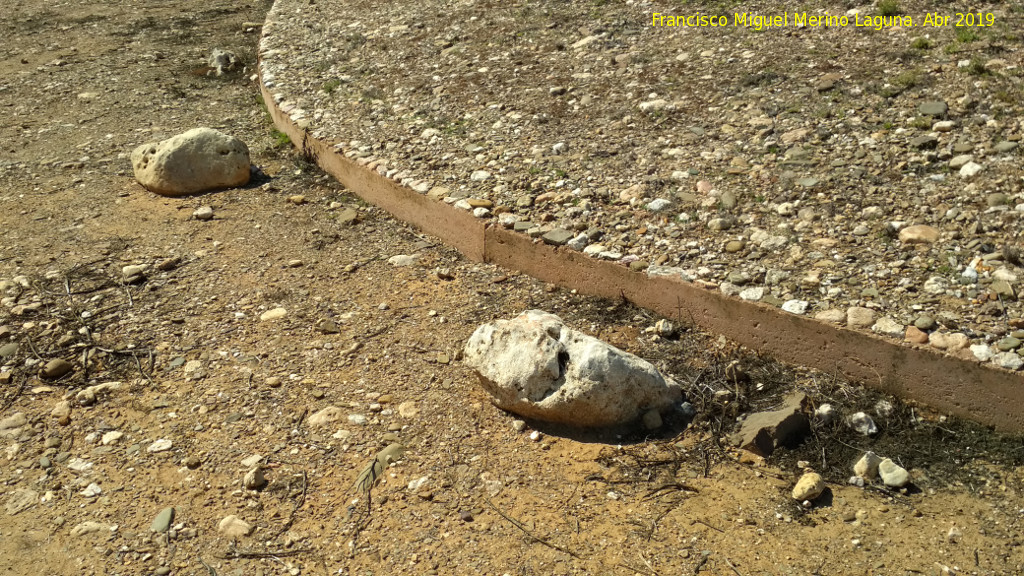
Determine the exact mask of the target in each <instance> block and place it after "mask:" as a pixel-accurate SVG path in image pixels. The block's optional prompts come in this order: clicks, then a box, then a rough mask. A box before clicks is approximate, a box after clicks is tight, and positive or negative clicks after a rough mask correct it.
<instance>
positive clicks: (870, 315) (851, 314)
mask: <svg viewBox="0 0 1024 576" xmlns="http://www.w3.org/2000/svg"><path fill="white" fill-rule="evenodd" d="M875 318H876V314H875V311H874V310H872V309H870V308H864V307H862V306H851V307H850V308H848V309H847V310H846V326H847V327H849V328H867V327H868V326H871V325H872V324H874V323H875Z"/></svg>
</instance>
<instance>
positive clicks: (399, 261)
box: [388, 254, 420, 268]
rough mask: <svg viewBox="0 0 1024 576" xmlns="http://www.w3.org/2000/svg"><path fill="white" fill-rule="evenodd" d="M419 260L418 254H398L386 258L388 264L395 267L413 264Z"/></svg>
mask: <svg viewBox="0 0 1024 576" xmlns="http://www.w3.org/2000/svg"><path fill="white" fill-rule="evenodd" d="M419 261H420V256H419V254H398V255H396V256H392V257H391V258H388V264H391V265H392V266H395V267H397V268H404V267H407V266H415V265H416V263H417V262H419Z"/></svg>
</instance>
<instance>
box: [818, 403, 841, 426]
mask: <svg viewBox="0 0 1024 576" xmlns="http://www.w3.org/2000/svg"><path fill="white" fill-rule="evenodd" d="M814 417H815V418H817V419H818V420H819V421H820V422H821V423H822V424H825V425H828V424H831V423H832V421H833V420H835V418H836V409H835V407H833V406H832V405H831V404H828V403H825V404H822V405H821V406H818V408H817V409H816V410H815V411H814Z"/></svg>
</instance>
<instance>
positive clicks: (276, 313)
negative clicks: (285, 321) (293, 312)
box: [260, 307, 288, 322]
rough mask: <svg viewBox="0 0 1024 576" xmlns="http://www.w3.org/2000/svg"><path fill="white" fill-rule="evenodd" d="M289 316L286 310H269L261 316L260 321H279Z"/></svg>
mask: <svg viewBox="0 0 1024 576" xmlns="http://www.w3.org/2000/svg"><path fill="white" fill-rule="evenodd" d="M287 315H288V310H286V309H284V308H280V307H278V308H271V309H270V310H267V311H266V312H264V313H263V314H260V321H261V322H266V321H268V320H279V319H281V318H284V317H285V316H287Z"/></svg>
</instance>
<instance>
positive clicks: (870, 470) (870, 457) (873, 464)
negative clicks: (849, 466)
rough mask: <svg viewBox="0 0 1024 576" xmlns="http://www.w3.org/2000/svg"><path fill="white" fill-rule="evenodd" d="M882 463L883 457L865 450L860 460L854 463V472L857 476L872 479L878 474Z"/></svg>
mask: <svg viewBox="0 0 1024 576" xmlns="http://www.w3.org/2000/svg"><path fill="white" fill-rule="evenodd" d="M881 463H882V458H881V457H879V456H878V455H877V454H875V453H874V452H870V451H868V452H865V453H864V455H863V456H861V458H860V460H857V463H856V464H854V465H853V473H854V474H856V475H857V476H859V477H861V478H863V479H865V480H868V481H871V480H874V479H875V477H877V476H878V465H879V464H881Z"/></svg>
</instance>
